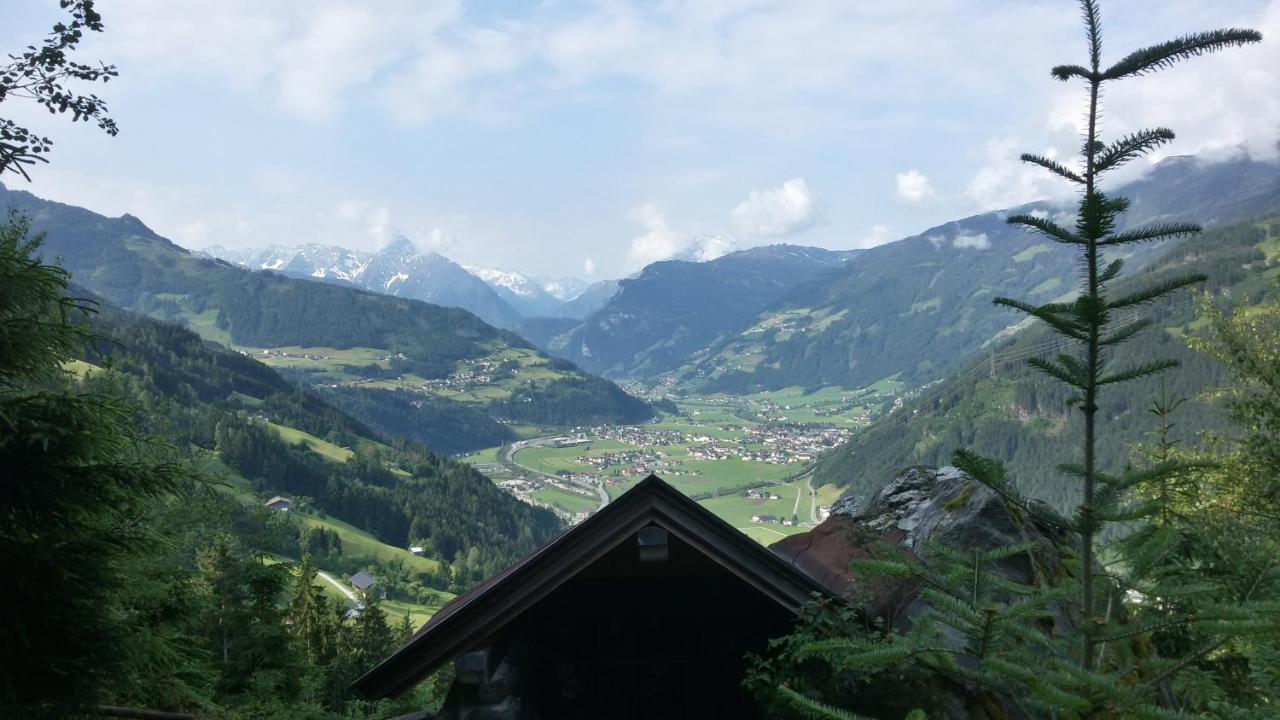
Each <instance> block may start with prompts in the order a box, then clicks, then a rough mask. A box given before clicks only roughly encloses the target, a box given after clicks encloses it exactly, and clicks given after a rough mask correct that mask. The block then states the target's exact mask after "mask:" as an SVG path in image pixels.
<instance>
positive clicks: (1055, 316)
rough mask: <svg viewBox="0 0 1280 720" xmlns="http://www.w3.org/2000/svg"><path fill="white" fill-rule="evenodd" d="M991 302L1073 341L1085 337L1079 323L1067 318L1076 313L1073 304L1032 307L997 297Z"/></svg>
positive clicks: (1010, 299) (1017, 301) (1075, 307)
mask: <svg viewBox="0 0 1280 720" xmlns="http://www.w3.org/2000/svg"><path fill="white" fill-rule="evenodd" d="M992 302H993V303H994V304H996V305H1003V306H1005V307H1010V308H1013V309H1014V310H1019V311H1021V312H1023V313H1025V314H1027V315H1030V316H1031V317H1033V318H1036V319H1037V320H1040V321H1041V322H1043V323H1045V324H1046V325H1048V326H1049V327H1051V328H1053V329H1054V330H1057V331H1058V332H1059V333H1061V334H1063V335H1066V336H1067V337H1069V338H1072V339H1074V340H1084V339H1085V338H1086V337H1087V335H1086V334H1085V329H1084V327H1082V325H1081V324H1080V322H1079V321H1078V320H1077V319H1076V318H1074V317H1069V315H1071V314H1074V313H1075V312H1076V311H1077V306H1076V305H1075V304H1074V303H1073V304H1066V303H1049V304H1046V305H1032V304H1030V303H1025V302H1022V301H1021V300H1014V299H1013V298H1007V297H998V298H996V299H995V300H993V301H992Z"/></svg>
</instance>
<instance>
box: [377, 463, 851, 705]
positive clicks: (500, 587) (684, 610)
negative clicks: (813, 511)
mask: <svg viewBox="0 0 1280 720" xmlns="http://www.w3.org/2000/svg"><path fill="white" fill-rule="evenodd" d="M814 593H825V594H829V591H828V590H826V589H825V588H824V587H823V586H822V585H820V584H819V583H818V582H816V581H815V580H814V579H813V578H811V577H810V576H809V575H807V574H806V573H805V572H804V571H802V570H800V569H798V568H797V567H796V566H795V565H793V564H791V563H790V562H788V561H787V560H785V559H783V558H782V557H779V556H778V555H776V554H774V553H773V552H771V551H770V550H769V549H767V548H765V547H763V546H762V545H760V544H758V543H756V542H755V541H754V540H752V539H750V538H749V537H747V536H746V535H744V534H742V533H741V532H739V531H738V530H736V529H734V528H733V527H732V526H731V525H729V524H728V523H726V522H725V521H723V520H721V519H720V518H718V517H716V516H715V515H713V514H712V513H711V512H710V511H708V510H707V509H706V508H704V507H702V506H701V505H699V504H698V503H696V502H694V501H693V500H690V499H689V498H687V497H686V496H685V495H684V494H682V493H681V492H679V491H678V490H676V489H675V488H673V487H671V486H670V485H668V484H667V483H665V482H664V481H662V480H661V479H659V478H658V477H657V476H654V475H650V476H649V477H648V478H647V479H645V480H643V481H642V482H640V483H639V484H638V485H636V486H635V487H634V488H632V489H631V490H630V491H629V492H627V493H626V494H624V495H623V496H622V497H620V498H619V499H618V500H616V501H614V502H612V503H610V504H609V505H607V506H606V507H605V508H603V509H602V510H600V511H599V512H597V513H596V514H595V515H592V516H591V517H590V518H588V519H587V520H585V521H584V522H582V523H581V524H579V525H577V526H575V527H573V528H572V529H570V530H569V531H567V532H566V533H564V534H563V535H561V536H560V537H558V538H557V539H555V540H553V541H552V542H550V543H548V544H547V545H545V546H543V547H542V548H539V549H538V550H536V551H534V552H532V553H530V554H529V555H528V556H526V557H524V558H523V559H521V560H520V561H519V562H517V563H516V564H514V565H512V566H511V567H509V568H507V569H506V570H504V571H503V572H501V573H499V574H498V575H496V576H494V577H493V578H490V579H489V580H488V581H486V582H484V583H483V584H481V585H479V586H477V587H476V588H474V589H473V590H471V591H470V592H468V593H467V594H465V595H462V596H460V597H458V598H457V599H455V600H454V601H453V602H452V603H450V604H449V605H447V606H445V607H444V608H442V609H441V610H440V612H438V613H437V614H436V615H435V616H434V617H432V618H431V620H430V621H429V622H428V623H427V624H426V625H424V626H423V627H422V629H421V630H419V631H418V632H417V634H415V635H414V637H413V638H412V639H410V640H409V642H408V643H406V644H405V645H404V647H402V648H401V649H400V650H398V651H397V652H396V653H395V654H393V655H392V656H391V657H389V658H387V659H386V660H384V661H382V662H381V663H379V664H378V665H377V666H376V667H375V668H373V669H372V670H370V671H369V672H368V673H366V674H365V675H364V676H363V677H361V678H360V679H359V680H357V681H356V683H355V687H356V689H357V690H358V691H359V692H361V693H363V694H364V695H366V696H367V697H370V698H382V697H388V696H397V695H400V694H402V693H404V692H405V691H407V690H409V689H410V688H412V687H413V686H414V685H415V684H417V683H418V682H420V681H421V680H423V679H424V678H425V677H427V676H428V675H429V674H430V673H431V672H432V671H434V670H436V669H438V668H440V667H441V666H443V665H444V664H445V663H454V668H455V670H456V677H455V680H454V684H453V687H452V688H451V690H450V692H449V695H448V699H447V700H446V702H445V706H444V707H443V708H442V709H441V711H440V713H439V714H438V716H437V717H439V718H450V719H458V720H462V719H463V718H473V717H474V718H478V717H485V718H592V719H598V718H619V719H627V718H682V717H688V718H751V717H757V716H758V709H757V708H756V706H755V703H754V702H753V699H752V698H751V697H750V696H749V695H748V693H747V692H746V691H745V690H744V689H743V688H742V685H741V681H742V678H743V674H744V670H745V667H746V665H745V661H744V656H745V655H746V654H747V653H761V652H763V651H764V650H765V649H766V647H767V645H768V642H769V640H770V639H772V638H776V637H779V636H782V635H785V634H787V633H788V632H789V631H790V630H791V628H792V626H793V624H794V621H795V617H796V613H797V611H798V610H799V609H800V608H801V606H803V605H804V604H805V603H806V602H809V601H810V600H811V599H812V597H813V594H814Z"/></svg>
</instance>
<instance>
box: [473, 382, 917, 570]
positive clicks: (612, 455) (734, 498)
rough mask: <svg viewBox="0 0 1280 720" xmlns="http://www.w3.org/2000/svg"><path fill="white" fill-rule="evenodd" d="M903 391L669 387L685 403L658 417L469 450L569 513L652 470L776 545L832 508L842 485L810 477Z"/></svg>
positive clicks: (600, 502)
mask: <svg viewBox="0 0 1280 720" xmlns="http://www.w3.org/2000/svg"><path fill="white" fill-rule="evenodd" d="M898 391H899V388H898V387H897V384H896V383H893V382H892V381H889V382H881V383H877V384H876V385H875V386H873V387H870V388H865V389H862V390H843V389H840V388H826V389H822V390H818V391H816V392H811V393H805V392H803V391H801V390H800V389H799V388H789V389H787V390H781V391H777V392H771V393H759V394H755V395H749V396H727V395H714V396H694V397H683V398H671V399H673V400H674V401H675V402H676V405H677V407H678V409H679V412H678V413H677V414H670V415H666V416H664V417H662V418H660V419H658V420H655V421H654V422H650V423H646V424H643V425H601V426H595V427H579V428H573V429H571V430H567V431H560V432H556V433H553V434H546V435H543V436H540V437H535V438H530V439H526V440H521V441H519V442H515V443H511V444H507V445H503V446H501V447H495V448H488V449H486V450H482V451H479V452H476V453H472V454H470V455H467V456H465V457H464V458H463V459H464V460H466V461H467V462H470V463H472V464H473V465H475V466H476V467H477V468H478V469H479V470H481V471H482V472H483V473H485V474H486V475H488V476H489V477H490V478H492V479H493V480H494V482H496V483H498V485H499V486H501V487H502V488H504V489H506V490H508V491H509V492H511V493H513V494H515V495H516V496H517V497H519V498H521V499H522V500H524V501H526V502H529V503H531V504H535V505H540V506H543V507H547V508H550V509H552V510H554V511H555V512H556V513H557V514H559V515H561V516H562V517H564V518H565V519H566V520H568V521H570V522H580V521H581V520H583V519H585V518H587V517H589V516H590V515H591V514H592V513H594V512H595V511H597V510H599V509H600V508H602V507H604V506H605V505H607V504H608V503H609V502H610V501H611V500H613V499H616V498H617V497H619V496H620V495H621V494H622V493H624V492H626V491H627V490H628V489H629V488H630V487H631V486H632V485H634V484H635V483H637V482H639V481H640V480H641V479H643V478H644V477H645V476H647V475H648V474H649V473H655V474H657V475H659V476H660V477H662V478H663V479H664V480H666V481H667V482H669V483H671V484H672V485H674V486H675V487H677V488H678V489H680V490H681V491H682V492H684V493H686V494H687V495H689V496H690V497H692V498H694V499H696V500H698V501H699V502H700V503H701V504H702V505H703V506H705V507H706V508H707V509H709V510H711V511H712V512H713V513H715V514H716V515H717V516H719V517H721V518H722V519H724V520H725V521H727V522H729V523H730V524H731V525H733V526H734V527H735V528H737V529H739V530H741V531H742V532H744V533H746V534H747V535H749V536H750V537H751V538H753V539H755V540H756V541H758V542H760V543H762V544H766V545H767V544H770V543H773V542H775V541H777V540H779V539H781V538H783V537H786V536H788V535H791V534H794V533H798V532H803V531H804V530H806V529H808V528H810V527H812V526H814V525H816V524H817V523H818V522H820V521H821V520H822V519H823V518H825V517H826V513H827V512H828V511H829V509H830V506H831V504H832V503H833V502H834V501H835V500H836V499H838V498H839V495H840V491H839V489H838V488H836V487H834V486H823V487H814V486H813V485H812V483H811V474H812V467H813V463H814V461H815V460H816V459H817V457H818V456H819V455H820V454H821V453H823V452H825V451H827V450H830V449H831V448H833V447H835V446H836V445H838V444H840V443H841V442H843V441H844V440H845V439H847V438H848V437H849V436H850V435H851V434H852V433H854V432H856V431H857V430H858V429H859V428H860V427H862V426H864V425H865V424H866V423H868V422H869V421H870V419H872V418H873V417H874V416H876V415H878V414H880V413H882V412H885V411H886V410H887V408H890V407H892V406H893V404H894V400H895V399H896V397H897V392H898Z"/></svg>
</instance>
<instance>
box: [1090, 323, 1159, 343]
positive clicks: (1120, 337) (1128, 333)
mask: <svg viewBox="0 0 1280 720" xmlns="http://www.w3.org/2000/svg"><path fill="white" fill-rule="evenodd" d="M1151 325H1152V321H1151V319H1150V318H1143V319H1141V320H1135V321H1133V322H1131V323H1129V324H1128V325H1125V326H1124V327H1122V328H1120V329H1119V330H1116V331H1115V332H1113V333H1111V334H1110V335H1103V336H1102V337H1101V338H1099V339H1098V344H1099V345H1101V346H1103V347H1109V346H1111V345H1119V344H1120V343H1123V342H1125V341H1126V340H1129V339H1130V338H1132V337H1133V336H1134V335H1137V334H1138V333H1140V332H1142V331H1143V330H1146V329H1147V328H1149V327H1151Z"/></svg>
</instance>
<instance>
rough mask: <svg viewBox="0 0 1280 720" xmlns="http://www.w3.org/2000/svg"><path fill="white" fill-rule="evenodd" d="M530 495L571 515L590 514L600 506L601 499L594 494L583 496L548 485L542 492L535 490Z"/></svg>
mask: <svg viewBox="0 0 1280 720" xmlns="http://www.w3.org/2000/svg"><path fill="white" fill-rule="evenodd" d="M530 495H531V496H532V497H533V498H534V499H536V500H539V501H541V502H544V503H546V504H548V505H551V506H553V507H557V508H559V509H561V510H563V511H565V512H567V513H569V514H570V515H577V514H578V513H580V512H590V511H592V510H595V509H596V508H597V507H598V506H599V505H600V499H599V498H598V497H597V496H596V495H595V493H592V494H591V495H582V494H579V493H576V492H570V491H568V490H561V489H560V488H558V487H555V486H554V485H548V486H546V487H543V488H542V489H540V490H535V491H533V492H532V493H530Z"/></svg>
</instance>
